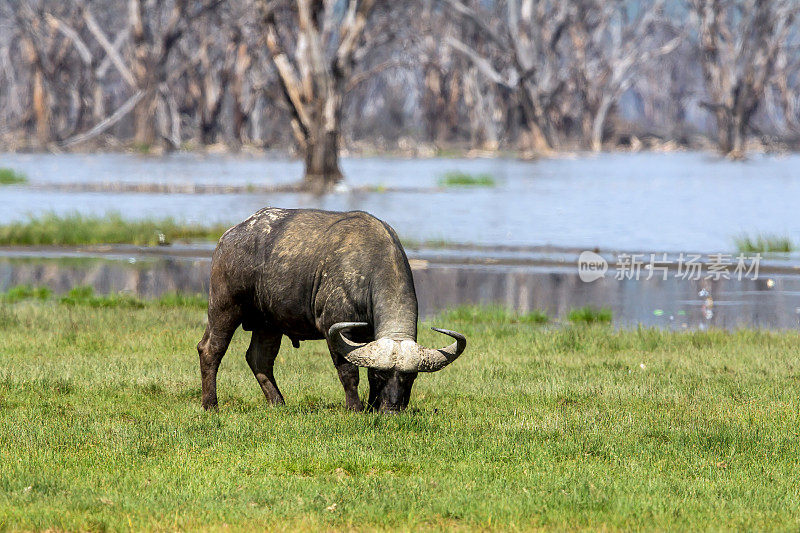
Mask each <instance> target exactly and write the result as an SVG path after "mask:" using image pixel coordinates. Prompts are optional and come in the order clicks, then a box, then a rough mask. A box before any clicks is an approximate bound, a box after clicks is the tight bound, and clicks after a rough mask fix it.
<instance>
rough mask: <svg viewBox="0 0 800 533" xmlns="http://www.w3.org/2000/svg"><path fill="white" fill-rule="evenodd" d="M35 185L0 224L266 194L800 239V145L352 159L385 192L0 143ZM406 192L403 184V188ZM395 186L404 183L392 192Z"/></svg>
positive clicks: (258, 203) (256, 163)
mask: <svg viewBox="0 0 800 533" xmlns="http://www.w3.org/2000/svg"><path fill="white" fill-rule="evenodd" d="M0 167H10V168H13V169H15V170H18V171H21V172H23V173H25V174H26V175H27V176H28V178H29V179H30V184H29V185H27V186H5V187H0V223H5V222H9V221H13V220H22V219H25V218H26V217H27V216H29V215H34V216H35V215H38V214H42V213H45V212H56V213H69V212H74V211H79V212H82V213H95V214H102V213H106V212H110V211H113V212H118V213H121V214H122V215H123V216H125V217H129V218H147V217H164V216H172V217H175V218H177V219H181V220H186V221H190V222H208V223H210V222H226V223H231V224H233V223H236V222H238V221H240V220H242V219H244V218H246V217H247V216H248V215H250V214H251V213H252V212H254V211H256V210H257V209H260V208H261V207H263V206H266V205H273V206H280V207H316V208H322V209H334V210H349V209H363V210H365V211H368V212H370V213H373V214H374V215H376V216H378V217H379V218H382V219H384V220H386V221H387V222H389V223H390V224H391V225H392V226H394V228H395V229H396V230H397V232H398V233H399V234H400V235H401V236H404V237H408V238H413V239H419V240H425V239H445V240H447V241H452V242H461V243H477V244H485V245H498V244H499V245H555V246H560V247H574V248H594V247H598V248H601V249H606V250H613V249H618V250H647V251H659V252H660V251H663V252H681V251H687V252H688V251H703V252H706V253H711V252H721V251H731V250H732V249H733V248H734V244H733V238H734V237H735V236H736V235H738V234H741V233H748V234H751V235H753V234H756V233H773V234H777V235H781V236H787V237H790V238H792V239H794V240H800V216H799V215H798V202H800V156H798V155H790V156H760V155H757V156H754V157H753V158H751V159H750V160H749V161H746V162H731V161H727V160H724V159H720V158H718V157H716V156H713V155H710V154H700V153H672V154H654V153H640V154H601V155H597V156H585V157H577V158H560V159H543V160H539V161H518V160H513V159H419V160H408V159H392V158H345V159H344V160H343V162H342V167H343V170H344V172H345V174H346V183H347V185H349V186H351V187H358V186H363V185H373V186H386V187H390V188H391V189H393V190H392V191H390V192H369V193H367V192H356V191H347V190H343V191H339V192H335V193H332V194H329V195H326V196H321V197H319V196H313V195H308V194H298V193H275V194H263V193H259V194H150V193H113V194H111V193H94V192H92V193H88V192H65V191H57V190H51V189H48V188H47V187H42V185H44V184H53V183H62V184H63V183H86V182H103V183H106V182H126V183H174V184H189V183H192V184H203V185H226V184H229V185H246V184H259V185H278V184H285V183H291V182H294V181H297V180H299V179H300V177H301V175H302V165H301V164H300V163H299V162H297V161H292V160H287V159H280V158H274V157H255V156H229V155H205V156H204V155H196V154H174V155H168V156H164V157H149V156H137V155H130V154H92V155H83V154H0ZM449 171H462V172H467V173H471V174H480V173H488V174H491V175H492V176H493V177H494V178H495V180H496V182H497V184H496V186H495V187H491V188H459V189H453V188H449V189H441V188H439V187H438V186H437V185H438V181H439V179H440V177H441V176H442V175H443V174H444V173H446V172H449ZM404 188H406V189H409V190H402V189H404ZM394 189H399V190H394Z"/></svg>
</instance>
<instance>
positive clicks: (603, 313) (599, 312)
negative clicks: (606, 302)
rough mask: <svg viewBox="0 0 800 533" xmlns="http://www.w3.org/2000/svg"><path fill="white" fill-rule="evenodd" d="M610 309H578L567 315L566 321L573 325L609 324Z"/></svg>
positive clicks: (589, 307) (587, 307) (590, 307)
mask: <svg viewBox="0 0 800 533" xmlns="http://www.w3.org/2000/svg"><path fill="white" fill-rule="evenodd" d="M611 318H612V313H611V309H608V308H607V307H603V308H600V309H597V308H595V307H592V306H586V307H579V308H578V309H573V310H571V311H570V312H569V313H568V314H567V319H568V320H569V321H570V322H572V323H573V324H610V323H611Z"/></svg>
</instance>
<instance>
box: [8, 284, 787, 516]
mask: <svg viewBox="0 0 800 533" xmlns="http://www.w3.org/2000/svg"><path fill="white" fill-rule="evenodd" d="M445 318H446V319H447V321H446V322H443V321H442V320H444V319H445ZM203 324H204V313H203V311H202V310H201V309H198V308H197V307H195V306H193V305H182V306H176V307H171V306H169V305H161V304H158V303H157V302H153V303H152V304H147V305H145V306H143V307H125V306H117V307H92V306H90V305H64V304H61V303H58V302H57V301H55V300H53V299H50V300H47V301H45V302H42V301H39V300H37V299H33V298H32V299H27V300H23V301H19V302H17V303H15V304H8V303H2V304H0V338H2V339H3V341H2V342H0V361H2V364H0V455H1V456H2V457H1V458H0V523H1V524H2V525H0V528H2V529H9V530H44V529H51V530H92V531H99V530H123V529H124V530H129V529H134V530H141V529H148V530H177V529H190V530H220V529H231V530H235V531H252V530H254V529H259V530H262V529H266V530H286V529H290V530H296V529H303V530H309V529H314V530H319V529H326V530H332V529H333V530H352V529H362V530H363V529H367V530H374V529H391V528H397V529H402V530H417V529H435V530H444V529H448V530H449V529H462V530H488V529H496V530H509V529H510V530H530V529H534V528H541V529H548V530H559V531H561V530H564V529H590V530H598V529H603V530H620V529H625V530H642V529H645V530H697V529H714V530H742V529H744V530H796V529H798V527H800V486H798V484H797V478H798V475H800V467H798V462H797V450H798V449H800V430H798V428H800V397H799V396H798V392H797V391H798V382H800V371H799V370H798V369H800V353H799V352H798V350H797V346H798V345H800V335H798V333H796V332H785V333H767V332H757V331H739V332H736V333H727V332H721V331H709V332H688V333H677V332H667V331H657V330H648V329H640V330H634V331H618V330H615V329H613V328H608V327H605V326H570V327H563V328H553V327H550V326H545V327H541V326H534V325H531V324H528V323H524V322H521V321H520V320H519V319H516V318H513V317H511V319H510V320H505V319H504V318H503V316H502V315H501V314H500V313H497V312H495V311H487V312H486V313H482V312H478V311H476V312H475V313H469V312H467V311H459V312H457V313H454V314H449V315H446V316H445V317H442V318H440V319H439V320H437V321H436V325H438V326H441V327H447V328H452V329H456V330H460V331H463V333H465V334H466V335H467V336H468V338H469V345H468V348H467V352H466V353H465V354H464V355H463V356H462V357H461V359H459V360H458V361H456V362H454V363H453V364H452V365H450V366H449V367H448V368H446V369H444V370H442V371H441V372H437V373H433V374H421V375H420V376H419V378H418V379H417V381H416V384H415V386H414V391H413V393H412V397H411V409H410V410H409V411H407V412H405V413H403V414H401V415H397V416H381V415H378V414H373V413H362V414H356V413H349V412H346V411H345V410H344V409H343V407H342V404H343V393H342V390H341V386H340V385H339V381H338V378H337V377H336V374H335V372H334V370H333V368H332V365H331V361H330V356H329V355H328V354H327V351H326V348H325V345H324V343H323V342H304V343H302V346H301V348H300V349H299V350H295V349H292V348H291V347H290V343H288V342H287V343H284V346H283V348H282V350H281V352H280V354H279V356H278V360H277V363H276V378H277V381H278V384H279V385H280V386H281V389H282V391H283V393H284V396H285V397H286V400H287V405H286V407H283V408H270V407H268V406H267V405H266V403H265V400H264V398H263V396H262V394H261V392H260V390H259V389H258V386H257V385H256V381H255V379H254V378H253V376H252V374H251V372H250V370H249V368H248V367H247V363H246V362H245V359H244V351H245V349H246V347H247V343H248V335H247V334H246V333H244V332H242V331H239V332H237V334H236V335H235V336H234V339H233V342H232V345H231V348H230V350H229V353H228V355H227V357H226V358H225V359H224V361H223V363H222V368H221V370H220V376H219V395H220V412H219V413H205V412H203V411H202V410H201V408H200V406H199V403H200V398H199V372H198V368H197V367H198V363H197V353H196V351H195V348H194V346H195V344H196V343H197V341H198V340H199V338H200V336H201V334H202V331H203V327H204V325H203ZM420 331H421V339H420V340H421V342H423V343H425V344H427V345H440V344H444V342H446V339H445V338H444V337H443V336H442V335H439V334H436V333H434V332H431V331H429V330H428V329H427V328H421V330H420ZM366 388H367V387H366V377H365V373H364V372H363V371H362V394H366Z"/></svg>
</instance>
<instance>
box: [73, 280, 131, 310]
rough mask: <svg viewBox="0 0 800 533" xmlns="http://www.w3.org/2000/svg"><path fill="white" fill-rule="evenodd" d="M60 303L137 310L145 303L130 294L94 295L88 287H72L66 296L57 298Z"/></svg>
mask: <svg viewBox="0 0 800 533" xmlns="http://www.w3.org/2000/svg"><path fill="white" fill-rule="evenodd" d="M58 301H59V302H60V303H62V304H64V305H70V306H88V307H132V308H139V309H141V308H142V307H144V306H145V303H144V302H143V301H141V300H139V299H138V298H136V297H135V296H132V295H130V294H123V293H117V294H105V295H96V294H95V293H94V288H92V287H90V286H88V285H82V286H79V287H73V288H72V289H71V290H70V291H69V292H68V293H67V294H65V295H64V296H62V297H61V298H59V300H58Z"/></svg>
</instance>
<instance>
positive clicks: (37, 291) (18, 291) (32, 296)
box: [0, 285, 52, 303]
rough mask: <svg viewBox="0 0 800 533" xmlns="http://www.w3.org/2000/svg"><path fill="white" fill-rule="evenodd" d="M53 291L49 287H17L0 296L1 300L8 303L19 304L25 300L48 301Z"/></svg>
mask: <svg viewBox="0 0 800 533" xmlns="http://www.w3.org/2000/svg"><path fill="white" fill-rule="evenodd" d="M51 294H52V291H51V290H50V289H49V288H48V287H32V286H31V285H17V286H15V287H11V288H10V289H8V290H7V291H6V292H5V293H2V294H0V300H2V301H4V302H6V303H17V302H21V301H23V300H41V301H44V300H47V299H49V298H50V295H51Z"/></svg>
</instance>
